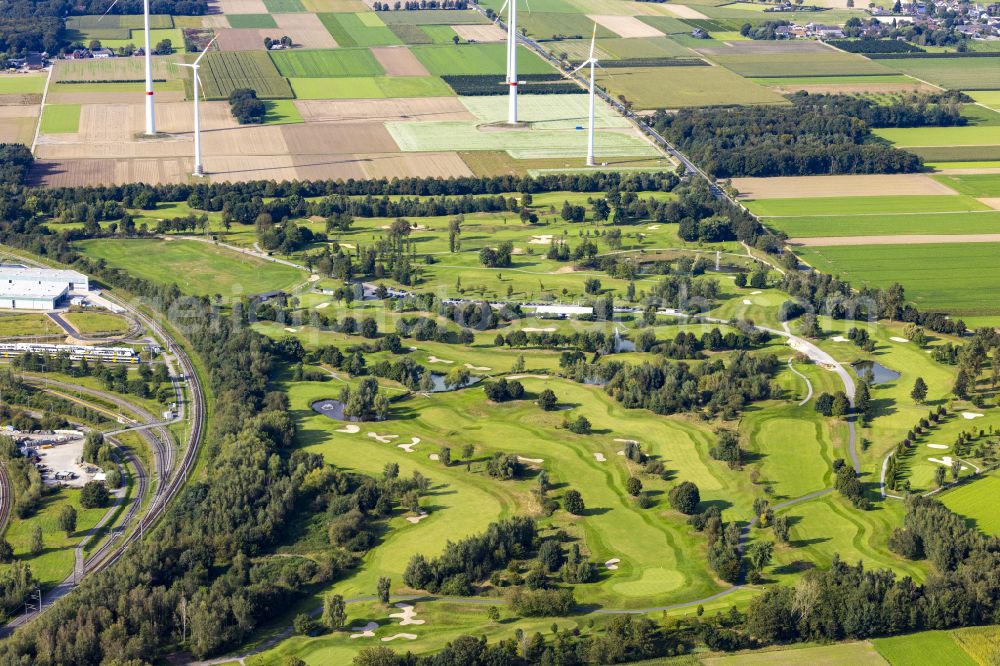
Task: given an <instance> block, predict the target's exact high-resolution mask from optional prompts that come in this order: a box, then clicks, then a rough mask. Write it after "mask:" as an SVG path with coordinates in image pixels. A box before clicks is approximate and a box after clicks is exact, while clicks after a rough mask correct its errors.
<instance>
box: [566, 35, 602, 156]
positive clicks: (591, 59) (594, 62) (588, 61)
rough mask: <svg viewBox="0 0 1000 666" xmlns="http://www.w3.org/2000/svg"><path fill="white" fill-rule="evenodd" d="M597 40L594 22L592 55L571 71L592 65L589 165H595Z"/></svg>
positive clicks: (588, 139) (591, 40) (591, 39)
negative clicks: (595, 47) (595, 52)
mask: <svg viewBox="0 0 1000 666" xmlns="http://www.w3.org/2000/svg"><path fill="white" fill-rule="evenodd" d="M596 41H597V24H596V23H595V24H594V36H593V37H591V38H590V57H589V58H587V59H586V60H584V61H583V63H581V64H580V66H579V67H577V68H576V69H574V70H573V71H572V72H570V76H572V75H573V74H576V73H577V72H579V71H580V70H581V69H583V68H584V67H586V66H587V65H590V124H589V125H588V127H587V166H594V164H595V162H594V68H595V67H596V66H597V58H596V57H595V56H594V44H595V42H596Z"/></svg>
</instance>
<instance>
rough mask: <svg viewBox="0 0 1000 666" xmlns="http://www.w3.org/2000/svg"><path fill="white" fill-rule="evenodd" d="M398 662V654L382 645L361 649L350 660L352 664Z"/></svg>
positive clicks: (387, 665) (374, 665) (391, 665)
mask: <svg viewBox="0 0 1000 666" xmlns="http://www.w3.org/2000/svg"><path fill="white" fill-rule="evenodd" d="M399 663H400V657H399V655H397V654H396V653H395V652H393V651H392V650H390V649H389V648H387V647H385V646H384V645H378V646H376V647H366V648H364V649H362V650H361V651H359V652H358V654H357V655H356V656H355V657H354V660H353V661H352V662H351V664H353V666H398V665H399Z"/></svg>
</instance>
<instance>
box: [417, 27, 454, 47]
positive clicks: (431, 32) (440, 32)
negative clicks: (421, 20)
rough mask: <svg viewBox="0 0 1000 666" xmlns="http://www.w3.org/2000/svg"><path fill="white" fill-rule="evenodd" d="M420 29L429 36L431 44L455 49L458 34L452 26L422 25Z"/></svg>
mask: <svg viewBox="0 0 1000 666" xmlns="http://www.w3.org/2000/svg"><path fill="white" fill-rule="evenodd" d="M420 29H421V30H422V31H423V32H424V34H425V35H427V36H428V37H429V38H430V40H431V44H436V45H438V46H449V47H453V45H454V40H455V37H456V36H458V33H457V32H455V29H454V28H452V27H451V26H450V25H422V26H420Z"/></svg>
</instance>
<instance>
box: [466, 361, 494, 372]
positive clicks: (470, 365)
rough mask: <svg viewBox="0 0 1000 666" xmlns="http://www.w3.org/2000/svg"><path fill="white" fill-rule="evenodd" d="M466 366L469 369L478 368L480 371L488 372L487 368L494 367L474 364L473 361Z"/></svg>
mask: <svg viewBox="0 0 1000 666" xmlns="http://www.w3.org/2000/svg"><path fill="white" fill-rule="evenodd" d="M465 367H467V368H468V369H469V370H478V371H479V372H486V371H487V370H492V369H493V368H487V367H486V366H485V365H472V364H471V363H466V364H465Z"/></svg>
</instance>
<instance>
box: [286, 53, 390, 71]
mask: <svg viewBox="0 0 1000 666" xmlns="http://www.w3.org/2000/svg"><path fill="white" fill-rule="evenodd" d="M271 59H272V60H273V61H274V64H275V66H277V68H278V71H279V72H280V73H281V75H282V76H288V77H295V78H308V77H324V78H326V77H337V76H380V75H382V74H385V70H384V69H382V66H381V65H380V64H379V63H378V60H376V59H375V56H374V55H372V52H371V51H370V50H368V49H323V50H317V51H275V52H272V53H271Z"/></svg>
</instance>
